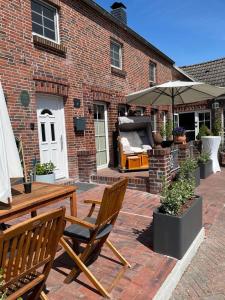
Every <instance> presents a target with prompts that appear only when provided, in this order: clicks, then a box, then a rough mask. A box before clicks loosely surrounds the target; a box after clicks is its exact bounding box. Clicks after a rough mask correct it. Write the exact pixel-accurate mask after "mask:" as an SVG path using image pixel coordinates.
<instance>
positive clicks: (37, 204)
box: [0, 182, 77, 222]
mask: <svg viewBox="0 0 225 300" xmlns="http://www.w3.org/2000/svg"><path fill="white" fill-rule="evenodd" d="M12 195H13V196H12V202H11V206H10V207H7V206H6V205H4V204H0V222H6V221H9V220H12V219H16V218H18V217H20V216H23V215H25V214H28V213H31V214H32V216H35V215H36V212H37V210H38V209H40V208H43V207H46V206H49V205H51V204H54V203H58V202H60V201H63V200H65V199H67V198H68V199H70V210H71V215H73V216H76V215H77V206H76V187H74V186H63V185H56V184H49V183H41V182H33V183H32V192H31V193H30V194H25V193H24V186H23V184H18V185H15V186H13V187H12Z"/></svg>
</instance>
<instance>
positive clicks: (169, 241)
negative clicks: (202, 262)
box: [153, 196, 202, 259]
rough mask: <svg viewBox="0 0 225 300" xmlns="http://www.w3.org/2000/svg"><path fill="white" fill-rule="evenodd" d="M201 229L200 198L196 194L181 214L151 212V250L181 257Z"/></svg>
mask: <svg viewBox="0 0 225 300" xmlns="http://www.w3.org/2000/svg"><path fill="white" fill-rule="evenodd" d="M201 229H202V198H201V197H199V196H196V198H195V201H194V202H193V204H192V206H191V207H190V208H189V209H188V210H187V211H186V212H185V213H184V214H183V215H182V216H170V215H167V214H162V213H160V212H159V211H158V209H156V210H155V211H154V212H153V250H154V251H155V252H158V253H161V254H165V255H168V256H172V257H175V258H177V259H181V258H182V257H183V256H184V254H185V253H186V251H187V250H188V248H189V247H190V245H191V244H192V242H193V241H194V239H195V238H196V236H197V235H198V233H199V232H200V230H201Z"/></svg>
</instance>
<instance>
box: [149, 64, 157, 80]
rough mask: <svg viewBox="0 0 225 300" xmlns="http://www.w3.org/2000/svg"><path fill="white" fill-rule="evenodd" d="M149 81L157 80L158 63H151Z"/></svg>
mask: <svg viewBox="0 0 225 300" xmlns="http://www.w3.org/2000/svg"><path fill="white" fill-rule="evenodd" d="M149 82H150V83H155V82H156V64H155V63H153V62H150V64H149Z"/></svg>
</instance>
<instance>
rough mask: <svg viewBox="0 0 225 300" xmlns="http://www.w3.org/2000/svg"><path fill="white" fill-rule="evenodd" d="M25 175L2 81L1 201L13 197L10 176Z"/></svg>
mask: <svg viewBox="0 0 225 300" xmlns="http://www.w3.org/2000/svg"><path fill="white" fill-rule="evenodd" d="M16 177H23V171H22V167H21V163H20V159H19V153H18V150H17V147H16V142H15V137H14V134H13V130H12V126H11V123H10V119H9V115H8V110H7V106H6V102H5V97H4V93H3V89H2V85H1V83H0V201H1V202H4V203H8V200H9V199H11V186H10V178H16Z"/></svg>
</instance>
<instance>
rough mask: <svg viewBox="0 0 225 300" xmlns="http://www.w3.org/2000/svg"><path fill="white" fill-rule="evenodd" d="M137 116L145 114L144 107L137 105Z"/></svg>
mask: <svg viewBox="0 0 225 300" xmlns="http://www.w3.org/2000/svg"><path fill="white" fill-rule="evenodd" d="M135 116H144V108H143V107H136V110H135Z"/></svg>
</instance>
